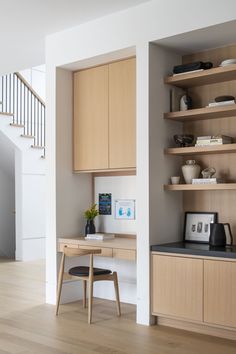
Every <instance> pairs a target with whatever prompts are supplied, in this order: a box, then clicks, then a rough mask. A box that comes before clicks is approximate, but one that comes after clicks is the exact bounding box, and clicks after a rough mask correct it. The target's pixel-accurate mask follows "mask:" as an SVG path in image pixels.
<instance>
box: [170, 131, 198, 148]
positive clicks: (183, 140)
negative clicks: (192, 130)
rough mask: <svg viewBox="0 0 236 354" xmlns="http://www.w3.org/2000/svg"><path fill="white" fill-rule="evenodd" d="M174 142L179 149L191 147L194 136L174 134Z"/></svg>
mask: <svg viewBox="0 0 236 354" xmlns="http://www.w3.org/2000/svg"><path fill="white" fill-rule="evenodd" d="M174 141H175V143H176V145H178V146H179V147H188V146H192V144H193V141H194V135H192V134H175V135H174Z"/></svg>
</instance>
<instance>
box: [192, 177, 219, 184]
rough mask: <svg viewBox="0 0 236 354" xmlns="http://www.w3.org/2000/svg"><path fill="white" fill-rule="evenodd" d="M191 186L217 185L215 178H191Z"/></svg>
mask: <svg viewBox="0 0 236 354" xmlns="http://www.w3.org/2000/svg"><path fill="white" fill-rule="evenodd" d="M192 184H217V179H216V178H193V179H192Z"/></svg>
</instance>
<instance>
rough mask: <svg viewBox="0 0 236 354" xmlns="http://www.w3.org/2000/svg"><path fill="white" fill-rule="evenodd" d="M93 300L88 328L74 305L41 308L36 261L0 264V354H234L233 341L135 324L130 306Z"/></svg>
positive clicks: (41, 280)
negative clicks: (118, 310)
mask: <svg viewBox="0 0 236 354" xmlns="http://www.w3.org/2000/svg"><path fill="white" fill-rule="evenodd" d="M122 311H123V315H122V317H121V318H117V317H116V311H115V304H114V303H113V302H109V301H103V300H95V302H94V324H92V325H88V324H87V311H86V310H84V309H83V308H82V304H81V303H80V302H78V303H73V304H69V305H63V306H61V314H60V315H59V317H56V316H55V314H54V312H55V308H54V306H50V305H45V304H44V264H43V263H42V262H27V263H19V262H10V261H2V262H0V354H3V353H4V354H6V353H12V354H18V353H20V354H35V353H37V354H65V353H66V354H68V353H73V354H94V353H99V354H128V353H129V354H136V353H137V354H149V353H150V354H213V353H214V354H231V353H232V354H235V353H236V344H235V342H231V341H226V340H222V339H218V338H214V337H208V336H203V335H198V334H190V333H188V332H184V331H180V330H174V329H168V328H165V327H157V326H153V327H146V326H139V325H136V324H135V307H134V306H131V305H124V304H123V305H122Z"/></svg>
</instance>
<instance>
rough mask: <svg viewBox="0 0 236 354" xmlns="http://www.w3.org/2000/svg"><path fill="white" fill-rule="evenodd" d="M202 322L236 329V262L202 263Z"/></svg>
mask: <svg viewBox="0 0 236 354" xmlns="http://www.w3.org/2000/svg"><path fill="white" fill-rule="evenodd" d="M204 321H205V322H207V323H210V324H216V325H223V326H228V327H235V328H236V262H224V261H211V260H205V261H204Z"/></svg>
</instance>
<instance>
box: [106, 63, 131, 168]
mask: <svg viewBox="0 0 236 354" xmlns="http://www.w3.org/2000/svg"><path fill="white" fill-rule="evenodd" d="M135 71H136V68H135V59H134V58H132V59H128V60H124V61H119V62H116V63H112V64H109V167H110V168H134V167H135V166H136V163H135V159H136V153H135V151H136V149H135V144H136V139H135V136H136V119H135V117H136V109H135V108H136V107H135V91H136V80H135V78H136V75H135Z"/></svg>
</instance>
